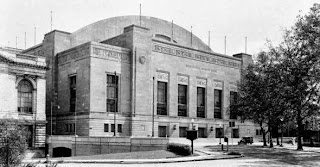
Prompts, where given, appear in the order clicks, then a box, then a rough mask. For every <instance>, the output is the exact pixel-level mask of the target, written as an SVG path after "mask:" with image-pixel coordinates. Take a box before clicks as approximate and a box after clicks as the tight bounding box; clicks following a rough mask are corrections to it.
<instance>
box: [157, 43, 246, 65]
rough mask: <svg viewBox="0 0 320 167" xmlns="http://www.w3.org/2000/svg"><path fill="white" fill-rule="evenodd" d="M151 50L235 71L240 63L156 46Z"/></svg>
mask: <svg viewBox="0 0 320 167" xmlns="http://www.w3.org/2000/svg"><path fill="white" fill-rule="evenodd" d="M152 50H153V51H154V52H159V53H164V54H168V55H173V56H178V57H183V58H189V59H193V60H198V61H204V62H208V63H212V64H217V65H221V66H226V67H231V68H237V69H239V68H241V64H240V63H237V62H234V61H229V60H225V59H222V58H217V57H213V56H212V55H208V54H201V53H192V52H188V51H185V50H178V49H176V48H169V47H164V46H161V45H157V44H154V45H153V48H152Z"/></svg>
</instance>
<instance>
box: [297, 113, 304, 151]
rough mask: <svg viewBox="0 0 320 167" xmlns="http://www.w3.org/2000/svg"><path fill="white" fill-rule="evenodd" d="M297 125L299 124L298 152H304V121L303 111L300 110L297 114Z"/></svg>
mask: <svg viewBox="0 0 320 167" xmlns="http://www.w3.org/2000/svg"><path fill="white" fill-rule="evenodd" d="M297 124H298V134H297V135H298V136H297V137H298V143H297V150H303V148H302V141H301V137H302V131H303V129H302V128H303V127H302V119H301V110H300V109H299V110H298V112H297Z"/></svg>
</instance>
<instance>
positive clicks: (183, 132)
mask: <svg viewBox="0 0 320 167" xmlns="http://www.w3.org/2000/svg"><path fill="white" fill-rule="evenodd" d="M179 137H187V127H179Z"/></svg>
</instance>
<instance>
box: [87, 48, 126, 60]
mask: <svg viewBox="0 0 320 167" xmlns="http://www.w3.org/2000/svg"><path fill="white" fill-rule="evenodd" d="M92 52H93V54H95V55H99V56H104V57H106V58H109V59H112V60H117V61H120V62H124V63H130V57H129V55H128V54H125V53H120V52H115V51H111V50H106V49H101V48H95V47H94V48H92Z"/></svg>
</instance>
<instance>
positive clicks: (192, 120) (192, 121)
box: [191, 118, 194, 130]
mask: <svg viewBox="0 0 320 167" xmlns="http://www.w3.org/2000/svg"><path fill="white" fill-rule="evenodd" d="M193 123H194V119H193V118H192V119H191V129H192V130H194V127H193Z"/></svg>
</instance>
